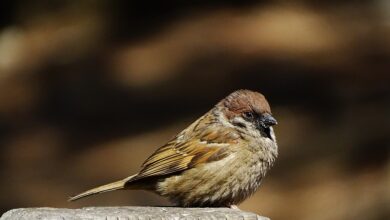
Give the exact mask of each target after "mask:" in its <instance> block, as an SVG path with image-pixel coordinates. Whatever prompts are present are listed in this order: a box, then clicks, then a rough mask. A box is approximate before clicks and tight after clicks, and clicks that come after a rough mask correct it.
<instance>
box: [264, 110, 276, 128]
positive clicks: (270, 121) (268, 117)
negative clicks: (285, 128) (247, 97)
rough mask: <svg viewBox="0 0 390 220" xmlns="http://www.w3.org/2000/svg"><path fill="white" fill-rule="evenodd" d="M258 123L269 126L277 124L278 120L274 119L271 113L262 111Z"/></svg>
mask: <svg viewBox="0 0 390 220" xmlns="http://www.w3.org/2000/svg"><path fill="white" fill-rule="evenodd" d="M259 122H260V125H261V126H262V127H264V128H269V127H271V126H273V125H277V124H278V122H277V121H276V119H275V118H274V117H272V115H271V114H269V113H264V114H263V115H262V116H261V117H260V121H259Z"/></svg>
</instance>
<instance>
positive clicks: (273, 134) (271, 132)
mask: <svg viewBox="0 0 390 220" xmlns="http://www.w3.org/2000/svg"><path fill="white" fill-rule="evenodd" d="M269 129H270V134H271V138H272V140H274V141H276V136H275V132H274V128H273V127H270V128H269Z"/></svg>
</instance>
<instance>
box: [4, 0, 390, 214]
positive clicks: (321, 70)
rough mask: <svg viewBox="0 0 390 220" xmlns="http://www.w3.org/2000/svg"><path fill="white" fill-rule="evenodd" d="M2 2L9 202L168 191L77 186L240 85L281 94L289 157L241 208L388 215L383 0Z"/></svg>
mask: <svg viewBox="0 0 390 220" xmlns="http://www.w3.org/2000/svg"><path fill="white" fill-rule="evenodd" d="M195 2H196V3H195ZM0 4H1V5H0V146H1V147H0V164H1V166H0V177H1V182H0V195H1V196H0V213H2V212H5V211H6V210H9V209H11V208H17V207H35V206H51V207H69V208H77V207H83V206H116V205H169V203H168V202H167V201H166V200H165V199H163V198H160V197H158V196H156V195H154V194H152V193H148V192H142V191H120V192H112V193H108V194H104V195H99V196H95V197H91V198H88V199H85V200H81V201H79V202H75V203H68V202H67V198H68V197H69V196H71V195H74V194H76V193H79V192H81V191H83V190H85V189H88V188H90V187H94V186H97V185H100V184H103V183H107V182H110V181H112V180H117V179H120V178H123V177H126V176H128V175H130V174H133V173H135V172H137V171H138V169H139V167H140V165H141V163H142V162H143V160H144V159H146V158H147V157H148V156H149V155H150V154H151V153H152V152H153V151H154V150H155V149H156V148H158V147H159V146H161V145H162V144H164V143H165V142H166V141H168V140H169V139H170V138H172V137H173V136H175V134H177V133H178V132H180V131H181V130H182V129H183V128H185V127H186V126H187V125H189V124H190V123H191V122H192V121H194V120H195V119H197V118H198V117H199V116H201V115H202V114H203V113H205V112H206V111H208V110H209V109H210V108H211V107H212V106H213V105H214V104H216V103H217V102H218V101H219V100H220V99H222V98H223V97H225V96H226V95H228V94H229V93H230V92H232V91H234V90H236V89H242V88H245V89H252V90H256V91H260V92H262V93H263V94H265V96H266V97H267V98H268V100H269V102H270V103H271V106H272V109H273V113H274V115H275V117H276V118H277V119H278V121H279V125H278V126H277V127H276V128H275V130H276V134H277V138H278V142H279V149H280V157H279V159H278V161H277V163H276V165H275V167H274V168H273V169H272V171H271V172H270V173H269V175H268V177H267V178H266V179H265V181H264V182H263V184H262V187H261V188H260V190H258V192H257V193H256V194H255V195H254V196H253V197H251V198H250V199H248V200H247V201H245V202H244V203H243V204H241V205H240V208H241V209H243V210H247V211H253V212H256V213H258V214H261V215H265V216H269V217H271V218H272V219H308V220H309V219H310V220H311V219H320V220H321V219H354V220H356V219H390V207H389V204H390V160H389V158H390V154H389V149H390V146H389V142H390V133H389V130H390V126H389V125H390V88H389V84H390V75H389V74H390V2H389V1H386V0H360V1H358V0H345V1H309V0H298V1H294V2H292V1H285V0H273V1H222V0H221V1H169V0H167V1H161V2H160V3H158V2H146V1H104V0H96V1H92V0H89V1H76V0H66V1H58V0H50V1H49V0H32V1H27V0H14V1H1V3H0Z"/></svg>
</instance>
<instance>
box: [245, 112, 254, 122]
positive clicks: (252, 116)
mask: <svg viewBox="0 0 390 220" xmlns="http://www.w3.org/2000/svg"><path fill="white" fill-rule="evenodd" d="M244 117H245V118H246V119H248V120H253V119H254V118H255V115H254V114H253V112H244Z"/></svg>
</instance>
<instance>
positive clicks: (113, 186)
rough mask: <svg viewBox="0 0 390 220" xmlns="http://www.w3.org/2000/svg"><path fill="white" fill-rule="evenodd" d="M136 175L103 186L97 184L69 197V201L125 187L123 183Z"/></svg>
mask: <svg viewBox="0 0 390 220" xmlns="http://www.w3.org/2000/svg"><path fill="white" fill-rule="evenodd" d="M136 175H137V174H136ZM136 175H133V176H129V177H127V178H125V179H123V180H119V181H116V182H113V183H109V184H106V185H103V186H99V187H96V188H93V189H90V190H87V191H85V192H83V193H80V194H78V195H76V196H73V197H70V198H69V201H75V200H78V199H81V198H84V197H87V196H91V195H95V194H98V193H104V192H110V191H114V190H118V189H123V188H125V184H126V183H127V182H128V181H129V180H131V179H132V178H133V177H134V176H136Z"/></svg>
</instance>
